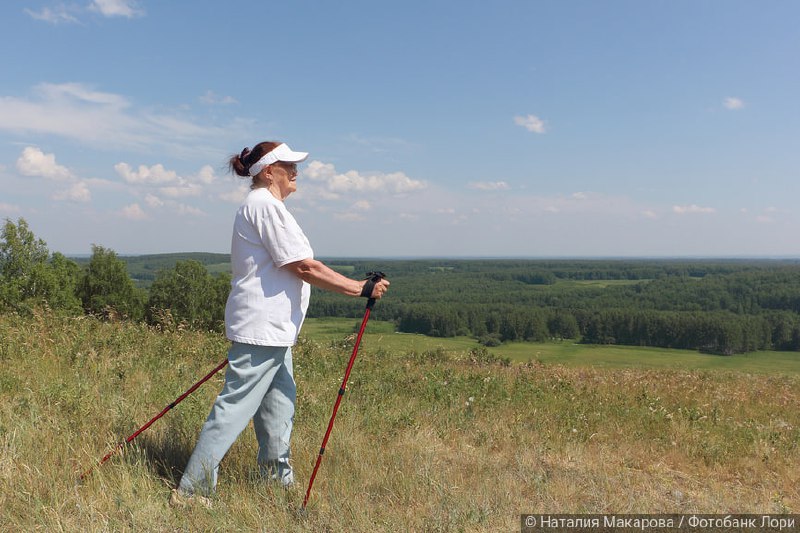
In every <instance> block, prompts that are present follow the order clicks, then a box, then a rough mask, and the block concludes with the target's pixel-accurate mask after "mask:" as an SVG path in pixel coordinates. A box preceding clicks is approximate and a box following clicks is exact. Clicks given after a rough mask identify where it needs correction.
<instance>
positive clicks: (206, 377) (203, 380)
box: [80, 358, 228, 481]
mask: <svg viewBox="0 0 800 533" xmlns="http://www.w3.org/2000/svg"><path fill="white" fill-rule="evenodd" d="M227 364H228V359H227V358H226V359H225V361H223V362H222V363H220V364H219V365H217V367H216V368H215V369H214V370H212V371H211V372H209V373H208V374H206V375H205V377H204V378H203V379H201V380H200V381H198V382H197V383H195V384H194V385H192V387H191V388H190V389H189V390H187V391H186V392H184V393H183V394H181V395H180V396H178V398H177V399H176V400H175V401H174V402H172V403H171V404H169V405H168V406H166V407H165V408H164V409H162V410H161V412H160V413H158V414H157V415H156V416H154V417H153V418H151V419H150V421H149V422H148V423H147V424H145V425H143V426H142V427H140V428H139V429H137V430H136V431H135V432H134V433H133V434H132V435H131V436H130V437H128V438H127V439H125V440H124V441H122V442H120V443H119V444H118V445H117V446H116V447H115V448H114V449H113V450H111V451H110V452H108V453H107V454H105V456H104V457H103V458H102V459H100V462H99V463H97V464H96V465H95V466H101V465H102V464H103V463H105V462H106V461H108V460H109V459H110V458H111V456H112V455H114V454H115V453H117V452H118V451H119V450H121V449H122V447H123V446H125V445H126V444H127V443H129V442H130V441H132V440H133V439H135V438H136V437H138V436H139V433H141V432H142V431H144V430H146V429H147V428H149V427H150V426H151V425H152V424H153V422H155V421H156V420H158V419H159V418H161V417H162V416H164V415H165V414H166V412H167V411H169V410H170V409H172V408H173V407H175V406H176V405H178V404H179V403H181V402H182V401H183V399H184V398H186V397H187V396H189V395H190V394H191V393H193V392H194V391H195V390H197V388H198V387H199V386H200V385H202V384H203V383H205V382H206V381H208V380H209V379H211V376H213V375H214V374H216V373H217V372H219V371H220V370H222V369H223V368H225V365H227ZM94 468H95V467H91V468H89V469H88V470H87V471H86V472H84V473H83V474H81V477H80V480H81V481H83V480H84V479H85V478H86V477H87V476H88V475H89V474H90V473H91V472H92V470H93V469H94Z"/></svg>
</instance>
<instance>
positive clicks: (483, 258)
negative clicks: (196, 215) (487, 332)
mask: <svg viewBox="0 0 800 533" xmlns="http://www.w3.org/2000/svg"><path fill="white" fill-rule="evenodd" d="M50 252H51V253H53V250H51V251H50ZM113 252H114V253H115V254H116V255H117V257H120V258H124V257H155V256H160V255H193V254H211V255H225V256H230V252H200V251H194V252H159V253H134V254H131V253H120V252H117V251H116V250H113ZM60 253H62V254H63V255H64V256H65V257H67V258H70V259H76V258H77V259H89V258H91V257H92V254H67V253H63V252H60ZM316 258H317V259H319V260H320V261H323V262H325V261H376V260H384V261H800V255H794V256H791V255H787V256H766V255H764V256H744V255H743V256H722V255H721V256H689V255H686V256H666V255H665V256H513V255H509V256H361V257H359V256H316Z"/></svg>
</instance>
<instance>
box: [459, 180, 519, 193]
mask: <svg viewBox="0 0 800 533" xmlns="http://www.w3.org/2000/svg"><path fill="white" fill-rule="evenodd" d="M467 187H469V188H470V189H477V190H479V191H506V190H508V189H510V188H511V187H509V185H508V183H506V182H505V181H474V182H472V183H470V184H468V185H467Z"/></svg>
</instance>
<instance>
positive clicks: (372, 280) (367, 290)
mask: <svg viewBox="0 0 800 533" xmlns="http://www.w3.org/2000/svg"><path fill="white" fill-rule="evenodd" d="M385 277H386V274H384V273H383V272H379V271H375V272H368V273H367V276H366V277H365V278H364V279H366V280H367V282H366V283H365V284H364V287H363V288H362V289H361V296H363V297H364V298H369V299H368V300H367V309H372V307H373V306H374V305H375V298H372V291H373V289H375V284H376V283H378V282H379V281H380V280H382V279H383V278H385Z"/></svg>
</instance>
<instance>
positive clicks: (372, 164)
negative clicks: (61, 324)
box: [0, 0, 800, 257]
mask: <svg viewBox="0 0 800 533" xmlns="http://www.w3.org/2000/svg"><path fill="white" fill-rule="evenodd" d="M237 13H238V14H239V15H236V14H237ZM241 14H247V17H246V20H248V21H251V20H281V21H293V23H292V24H272V25H270V27H269V29H268V30H265V32H266V33H264V32H250V31H246V30H243V29H242V25H241V24H240V22H239V21H240V20H241V19H242V16H241ZM234 15H236V16H234ZM798 19H800V4H798V3H797V2H793V1H790V0H776V1H774V2H769V3H756V2H752V1H745V0H731V1H729V2H724V3H697V2H693V1H690V0H675V1H672V2H667V3H664V2H661V3H654V2H637V1H635V0H620V1H618V2H613V3H590V2H588V3H563V2H528V1H525V0H501V1H500V2H498V3H494V4H492V5H490V6H487V5H486V4H485V3H477V2H455V1H453V0H450V1H447V0H446V1H443V2H436V3H429V2H421V1H419V0H417V1H415V2H414V1H412V2H411V3H410V4H409V3H407V2H406V3H403V4H385V3H369V4H364V3H362V2H344V3H336V4H329V3H322V4H319V3H311V2H305V1H301V2H293V3H289V4H265V3H253V2H248V1H245V0H231V1H230V2H226V3H225V4H224V5H222V4H219V3H200V4H197V5H194V4H193V8H192V9H186V7H185V4H184V3H181V2H154V1H152V0H102V1H101V0H77V1H75V2H63V1H61V0H37V1H36V2H32V1H29V2H21V3H17V2H7V3H4V4H2V5H0V20H2V22H0V24H3V26H4V27H3V30H4V31H3V32H0V44H2V45H4V49H6V50H8V55H9V59H8V60H7V61H6V62H5V64H4V66H5V74H6V76H4V81H3V82H2V84H0V182H2V191H3V192H2V195H0V219H3V218H9V219H14V220H16V219H18V218H20V217H21V218H24V219H25V220H26V221H27V222H28V223H29V225H30V227H31V230H32V231H33V232H34V234H36V235H37V237H40V238H42V239H43V240H44V241H45V242H47V243H48V244H49V245H50V246H52V248H53V249H56V250H70V251H72V252H80V251H82V250H84V251H86V252H87V253H90V246H89V244H88V243H97V244H99V245H101V246H103V247H105V248H109V249H112V250H125V251H126V252H125V253H126V254H140V255H141V254H149V253H169V251H170V250H174V249H207V248H210V249H217V250H220V249H224V250H226V252H227V251H228V247H229V243H230V231H231V225H232V222H233V218H234V214H235V211H236V209H237V206H238V205H239V204H240V203H241V201H242V199H243V198H244V196H245V195H246V194H247V192H248V190H249V189H248V185H249V182H248V181H247V180H241V179H238V178H236V177H233V176H230V175H228V174H227V170H226V165H227V161H228V158H229V157H230V156H231V155H232V154H238V153H240V152H241V151H242V149H243V148H244V147H245V146H248V147H252V146H253V145H254V144H256V143H258V142H259V141H262V140H269V139H276V140H281V141H285V142H286V143H287V144H289V145H290V146H291V147H292V148H293V149H295V150H301V151H308V152H310V156H309V158H308V160H307V161H306V162H305V163H303V164H302V165H301V166H300V169H299V170H300V173H299V176H298V182H297V183H298V192H296V193H295V194H293V195H292V196H291V197H290V198H289V199H288V200H287V207H288V208H289V211H290V212H291V213H292V214H293V215H294V216H295V218H297V220H298V222H299V223H300V226H301V227H302V228H303V230H304V232H305V233H306V235H307V236H308V237H309V240H310V242H311V245H312V247H313V248H314V250H315V252H316V254H317V255H320V256H359V255H368V256H384V257H385V256H391V257H440V256H458V257H508V256H513V257H517V256H519V257H796V256H800V240H798V239H797V237H796V236H797V235H800V210H798V209H797V206H796V200H795V198H797V197H798V196H800V179H798V178H800V155H798V151H797V149H796V140H797V139H798V138H800V105H798V98H797V94H798V89H800V69H797V67H796V63H797V59H796V58H797V55H798V53H800V34H798V32H797V30H796V27H795V26H796V24H795V21H796V20H798ZM175 20H181V24H180V25H176V24H175V22H174V21H175ZM408 28H413V29H414V37H413V38H409V34H408ZM265 38H268V39H269V47H270V50H271V57H277V58H291V61H292V62H293V63H292V64H297V65H302V66H300V67H295V68H291V69H290V68H288V67H283V68H281V67H277V68H276V67H273V66H271V64H269V63H268V62H265V61H263V60H261V59H260V58H259V56H258V55H257V54H256V55H254V54H253V52H252V51H253V50H261V49H262V48H263V46H264V41H263V40H264V39H265ZM54 51H55V53H54ZM98 66H102V68H98ZM213 253H222V252H213Z"/></svg>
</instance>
